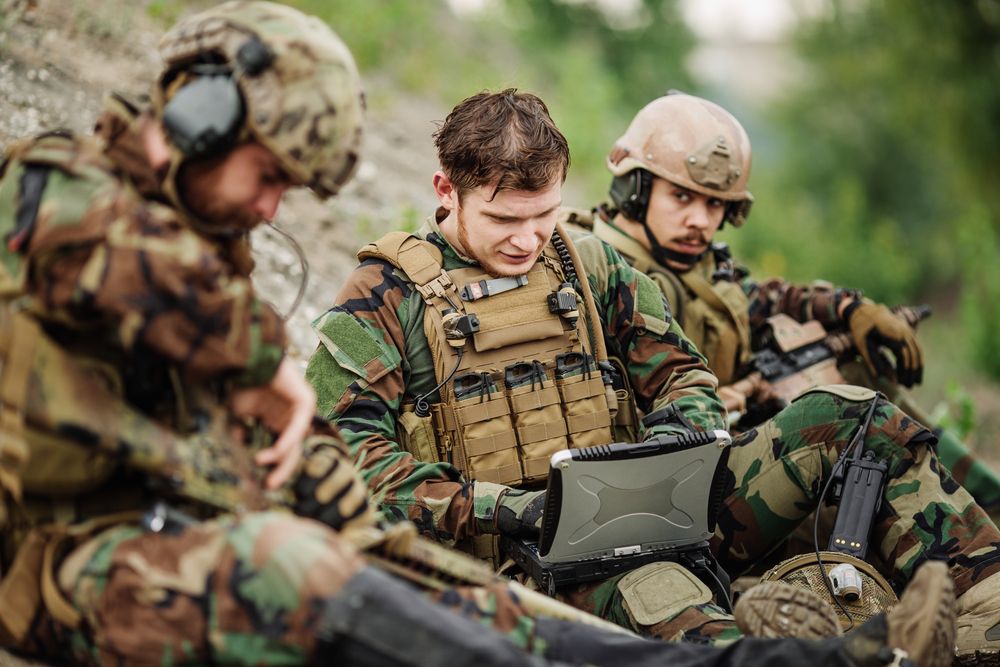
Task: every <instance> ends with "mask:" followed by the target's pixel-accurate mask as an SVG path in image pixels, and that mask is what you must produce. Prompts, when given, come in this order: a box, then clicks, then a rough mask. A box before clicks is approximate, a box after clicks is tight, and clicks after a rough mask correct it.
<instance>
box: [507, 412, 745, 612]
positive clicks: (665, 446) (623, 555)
mask: <svg viewBox="0 0 1000 667" xmlns="http://www.w3.org/2000/svg"><path fill="white" fill-rule="evenodd" d="M730 443H731V439H730V437H729V434H728V433H726V432H725V431H709V432H705V433H689V434H685V435H678V436H660V437H658V438H655V439H652V440H649V441H646V442H641V443H635V444H630V443H614V444H611V445H601V446H598V447H588V448H583V449H565V450H561V451H559V452H556V453H555V454H553V455H552V459H551V462H550V469H549V479H548V487H547V494H546V498H545V510H544V515H543V520H542V529H541V535H540V537H539V540H538V542H537V543H535V542H533V541H528V540H516V539H511V538H504V539H503V540H502V544H501V546H502V549H503V550H504V551H505V552H506V554H507V555H508V556H509V557H511V558H513V559H514V561H515V562H517V563H518V565H520V566H521V567H522V568H523V569H524V570H525V571H526V572H528V573H529V574H530V575H531V576H532V577H533V578H534V579H535V580H536V581H537V582H538V583H539V584H540V585H541V586H542V588H543V590H548V591H549V592H550V593H554V592H555V590H556V589H557V588H559V587H561V586H564V585H568V584H572V583H579V582H584V581H594V580H599V579H605V578H607V577H610V576H613V575H615V574H619V573H622V572H627V571H629V570H632V569H635V568H637V567H639V566H641V565H644V564H645V563H650V562H654V561H660V560H676V561H678V562H681V563H682V564H686V565H688V566H690V567H692V568H698V567H708V566H712V572H713V573H712V574H711V576H710V577H709V579H710V581H711V580H712V579H714V578H715V576H716V574H715V573H714V571H715V570H716V569H717V568H715V567H714V562H713V563H701V562H700V561H701V560H704V559H705V558H706V557H707V558H708V559H709V560H711V554H709V553H708V550H707V544H708V539H709V538H710V537H711V535H712V533H713V531H714V530H715V516H716V512H717V510H718V505H719V502H720V501H721V498H712V497H711V496H712V490H713V489H715V488H717V487H718V486H719V485H717V484H713V481H714V479H715V474H716V469H717V468H718V463H719V458H720V457H721V455H722V452H723V451H724V450H725V448H726V447H727V446H728V445H729V444H730ZM706 554H707V556H706ZM691 559H695V560H698V561H699V562H697V563H692V562H689V561H690V560H691ZM719 587H722V584H721V582H719ZM713 588H715V586H713ZM725 588H728V584H727V585H726V586H725Z"/></svg>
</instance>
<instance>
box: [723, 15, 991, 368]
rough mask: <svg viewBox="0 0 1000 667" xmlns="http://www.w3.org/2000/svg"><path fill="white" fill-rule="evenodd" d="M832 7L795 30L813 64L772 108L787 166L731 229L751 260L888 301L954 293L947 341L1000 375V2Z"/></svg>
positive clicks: (761, 185)
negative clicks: (954, 324) (956, 313)
mask: <svg viewBox="0 0 1000 667" xmlns="http://www.w3.org/2000/svg"><path fill="white" fill-rule="evenodd" d="M825 6H826V12H824V13H823V15H822V16H821V18H819V19H816V20H813V21H808V22H804V23H803V24H802V25H801V26H800V29H799V30H798V33H797V35H796V37H795V42H796V46H797V50H798V53H799V55H800V56H801V58H802V59H803V60H804V62H805V63H806V65H807V67H808V74H807V76H806V77H805V80H804V81H803V82H802V85H801V86H798V87H797V88H796V89H795V90H794V91H792V92H791V93H790V94H788V95H787V96H786V97H785V98H784V99H783V100H782V101H781V102H780V103H779V104H777V105H775V107H774V108H772V109H770V110H769V113H768V115H769V116H770V120H771V122H772V123H773V124H774V127H775V128H777V129H778V130H779V141H780V144H781V145H780V147H779V150H778V151H777V154H778V156H779V158H778V165H777V167H776V168H775V169H774V170H773V171H770V172H769V173H760V172H759V171H758V172H757V173H756V174H755V176H754V180H753V182H752V183H751V185H752V186H753V190H754V193H755V195H756V196H757V200H758V202H759V203H758V205H757V207H756V208H755V211H754V215H753V216H752V217H751V220H750V224H748V225H747V227H746V228H745V229H743V230H741V231H740V233H739V237H738V238H737V237H736V235H732V236H733V239H731V240H732V241H733V242H734V245H735V246H737V248H738V250H739V251H741V253H742V255H743V257H744V259H749V260H750V261H751V262H752V263H753V264H754V265H755V266H759V267H762V268H764V269H765V270H767V269H774V272H778V273H783V274H785V275H788V276H789V277H792V278H798V279H807V278H813V277H817V276H822V277H824V278H826V279H829V280H832V281H834V282H837V283H840V284H847V285H855V286H861V287H863V288H864V289H865V291H866V293H867V294H868V295H870V296H872V297H874V298H876V299H879V300H885V301H889V302H903V301H911V302H912V301H916V300H923V299H935V298H936V299H937V300H938V301H945V302H946V301H947V300H948V299H947V297H946V296H945V295H947V294H954V293H955V292H956V291H959V292H960V293H961V294H962V316H963V324H964V325H965V326H964V333H965V337H966V338H967V340H966V341H964V343H966V344H967V345H965V346H963V341H960V340H956V341H954V343H953V344H954V345H955V347H968V349H970V350H971V353H972V355H973V357H974V360H975V362H976V363H977V364H978V365H979V366H980V367H981V368H983V369H984V370H986V371H988V372H989V373H990V374H991V375H993V377H996V378H1000V337H998V335H997V332H998V331H1000V269H998V268H997V261H996V258H997V256H998V252H1000V189H998V188H997V187H996V183H997V182H998V178H1000V2H998V1H997V0H963V1H959V2H944V1H941V0H931V1H929V2H922V3H913V2H906V1H905V0H880V1H878V2H875V1H869V0H827V2H826V5H825ZM952 300H953V299H952Z"/></svg>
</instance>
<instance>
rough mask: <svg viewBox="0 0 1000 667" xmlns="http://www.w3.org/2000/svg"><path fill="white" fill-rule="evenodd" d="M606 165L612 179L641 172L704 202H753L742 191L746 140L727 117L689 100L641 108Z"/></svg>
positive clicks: (676, 96) (676, 97) (674, 96)
mask: <svg viewBox="0 0 1000 667" xmlns="http://www.w3.org/2000/svg"><path fill="white" fill-rule="evenodd" d="M607 165H608V169H610V170H611V173H612V174H614V175H615V176H624V175H625V174H627V173H629V172H630V171H632V170H634V169H646V170H647V171H649V172H651V173H652V174H653V175H654V176H658V177H660V178H662V179H664V180H667V181H670V182H671V183H675V184H677V185H680V186H683V187H685V188H688V189H690V190H693V191H694V192H698V193H701V194H703V195H707V196H709V197H718V198H719V199H722V200H725V201H731V202H748V203H749V202H751V201H753V197H752V195H751V194H750V193H749V192H748V191H747V181H748V179H749V178H750V138H749V137H748V136H747V133H746V131H745V130H744V129H743V126H742V125H740V123H739V121H737V120H736V118H734V117H733V115H732V114H730V113H729V112H728V111H726V110H725V109H723V108H722V107H720V106H719V105H717V104H714V103H712V102H709V101H708V100H704V99H702V98H700V97H695V96H693V95H685V94H682V93H671V94H669V95H665V96H663V97H659V98H657V99H655V100H653V101H652V102H650V103H649V104H647V105H646V106H645V107H643V108H642V109H641V110H640V111H639V113H637V114H636V116H635V118H634V119H632V123H631V124H630V125H629V127H628V129H627V130H626V131H625V134H624V135H622V136H621V137H620V138H619V139H618V141H616V142H615V145H614V147H613V148H612V149H611V153H610V154H609V155H608V160H607ZM731 222H733V223H734V224H737V225H738V224H741V223H742V222H743V220H742V217H738V218H737V219H733V220H731Z"/></svg>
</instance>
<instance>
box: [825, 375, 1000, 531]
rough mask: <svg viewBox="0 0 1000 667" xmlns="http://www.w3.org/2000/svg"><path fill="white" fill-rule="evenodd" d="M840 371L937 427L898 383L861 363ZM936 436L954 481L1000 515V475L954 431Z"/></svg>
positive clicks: (941, 455) (942, 461) (986, 508)
mask: <svg viewBox="0 0 1000 667" xmlns="http://www.w3.org/2000/svg"><path fill="white" fill-rule="evenodd" d="M840 370H841V372H842V373H843V374H844V377H846V378H847V381H848V382H850V383H851V384H856V385H861V386H864V387H871V388H872V389H877V390H879V391H881V392H882V393H883V394H885V395H886V396H887V397H889V400H891V401H892V402H893V403H895V404H896V405H898V406H899V407H901V408H903V410H904V411H905V412H906V413H908V414H909V415H911V416H912V417H915V418H916V419H917V420H918V421H921V422H923V423H924V424H925V425H927V426H931V427H933V426H934V425H933V424H931V423H930V416H929V415H928V414H927V412H926V411H925V410H924V409H923V408H922V407H921V406H920V405H919V404H918V403H917V402H916V400H915V399H914V398H913V396H911V395H910V394H909V392H907V391H906V390H905V389H903V388H901V387H900V386H899V385H897V384H895V383H892V382H888V381H886V380H885V379H883V378H876V377H874V376H872V374H871V373H870V372H869V371H868V369H867V367H866V366H865V365H864V364H862V363H860V362H853V363H849V364H844V365H841V366H840ZM935 435H937V437H938V443H937V448H936V450H935V451H936V452H937V455H938V459H939V460H940V461H941V463H942V464H944V467H945V468H947V469H948V471H949V472H951V476H952V477H954V478H955V481H956V482H958V483H959V484H961V485H962V486H963V487H965V490H966V491H968V492H969V494H970V495H971V496H972V497H973V498H974V499H975V500H976V503H977V504H978V505H979V506H980V507H982V508H983V509H984V510H986V511H987V512H990V513H991V514H992V513H1000V475H998V474H997V473H996V471H994V470H993V469H992V468H991V467H990V466H989V464H987V463H986V462H985V461H983V460H982V459H980V458H979V457H977V456H976V455H975V454H974V453H973V452H972V451H971V450H970V449H969V448H968V447H967V446H966V445H965V443H964V442H962V440H961V438H960V437H959V436H958V434H956V433H955V432H954V431H950V430H948V429H936V430H935Z"/></svg>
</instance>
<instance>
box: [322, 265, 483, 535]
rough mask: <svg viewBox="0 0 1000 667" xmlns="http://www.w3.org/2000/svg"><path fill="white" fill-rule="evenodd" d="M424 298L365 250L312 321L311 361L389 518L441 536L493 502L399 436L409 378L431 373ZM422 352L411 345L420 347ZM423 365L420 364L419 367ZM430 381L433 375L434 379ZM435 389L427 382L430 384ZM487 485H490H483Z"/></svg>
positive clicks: (325, 403) (327, 412)
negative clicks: (315, 343)
mask: <svg viewBox="0 0 1000 667" xmlns="http://www.w3.org/2000/svg"><path fill="white" fill-rule="evenodd" d="M421 305H422V302H421V301H420V299H419V296H418V295H416V294H415V293H414V292H413V288H412V286H411V285H410V284H409V283H407V282H406V281H405V280H403V279H402V277H401V276H400V275H399V274H398V273H397V272H396V271H395V270H394V269H393V268H392V267H391V266H390V265H389V264H387V263H385V262H381V261H378V260H366V261H365V262H364V263H362V264H361V265H360V266H359V267H358V268H357V269H356V270H355V271H354V273H353V274H352V275H351V276H350V277H349V278H348V280H347V282H346V284H345V285H344V286H343V288H342V289H341V291H340V294H339V295H338V296H337V298H336V305H335V306H334V307H333V308H332V309H330V310H329V311H328V312H327V313H326V314H325V315H323V316H322V317H321V318H319V319H318V320H317V321H316V323H315V324H314V328H315V330H316V332H317V334H318V335H319V338H320V345H319V347H318V348H317V350H316V352H315V353H314V354H313V357H312V358H311V359H310V360H309V367H308V369H307V371H306V379H308V380H309V381H310V382H311V383H312V385H313V387H314V388H315V389H316V394H317V398H318V403H319V409H320V411H321V413H322V414H323V415H324V416H326V417H327V418H328V419H330V420H332V421H335V422H336V424H337V426H338V427H339V428H340V432H341V434H342V435H343V437H344V440H345V441H346V442H347V445H348V447H349V448H350V451H351V455H352V456H353V458H354V462H355V465H356V466H357V468H358V469H359V471H360V472H361V476H362V477H363V478H364V480H365V482H366V483H367V484H368V488H369V490H370V491H371V493H372V496H373V498H374V499H375V502H376V503H377V504H378V506H379V507H380V509H381V510H382V513H383V515H384V516H385V517H386V519H388V520H390V521H399V520H404V519H409V520H411V521H413V522H414V523H415V524H416V525H417V527H418V528H419V529H420V530H421V532H423V533H426V534H429V535H432V536H433V537H435V538H436V539H439V540H442V541H446V542H447V541H452V540H459V539H462V538H463V537H466V536H468V535H470V534H474V533H475V532H477V530H479V528H477V518H479V519H481V520H483V521H484V522H485V521H487V520H491V519H492V512H493V509H494V506H495V499H494V503H493V504H490V501H489V498H488V496H486V495H484V494H478V498H477V497H476V496H477V494H476V493H475V489H474V487H475V486H476V485H474V484H472V483H470V482H466V481H464V480H463V479H462V477H461V475H460V474H459V472H458V470H457V469H456V468H455V467H454V466H452V465H450V464H448V463H445V462H439V463H432V462H427V461H421V460H418V459H417V458H415V457H414V456H412V455H411V454H410V453H409V452H407V451H406V450H405V449H404V448H403V447H402V445H400V444H399V442H398V440H397V437H396V425H397V423H398V420H399V418H400V411H401V405H402V400H403V394H404V391H405V390H406V388H407V383H408V382H410V381H411V380H412V379H413V378H414V377H415V376H416V375H418V374H419V373H418V371H420V370H423V371H425V372H424V373H423V374H424V375H426V374H427V372H429V373H430V374H431V377H433V370H432V368H431V367H430V361H429V359H430V351H429V350H427V349H426V348H427V346H426V342H425V341H426V339H425V338H424V337H423V329H422V327H423V317H422V309H420V310H419V312H411V311H414V310H417V309H418V308H419V307H420V306H421ZM421 342H422V343H423V345H422V348H423V349H421V350H420V351H421V352H425V353H426V357H425V359H426V362H425V363H423V364H421V362H420V361H419V360H415V359H412V358H411V357H412V356H417V355H416V354H415V353H414V354H410V355H408V354H406V351H407V350H408V349H411V348H418V349H419V348H421V345H420V343H421ZM418 366H419V368H418ZM431 386H433V383H432V384H431ZM428 389H429V387H428ZM484 490H485V489H484Z"/></svg>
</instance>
